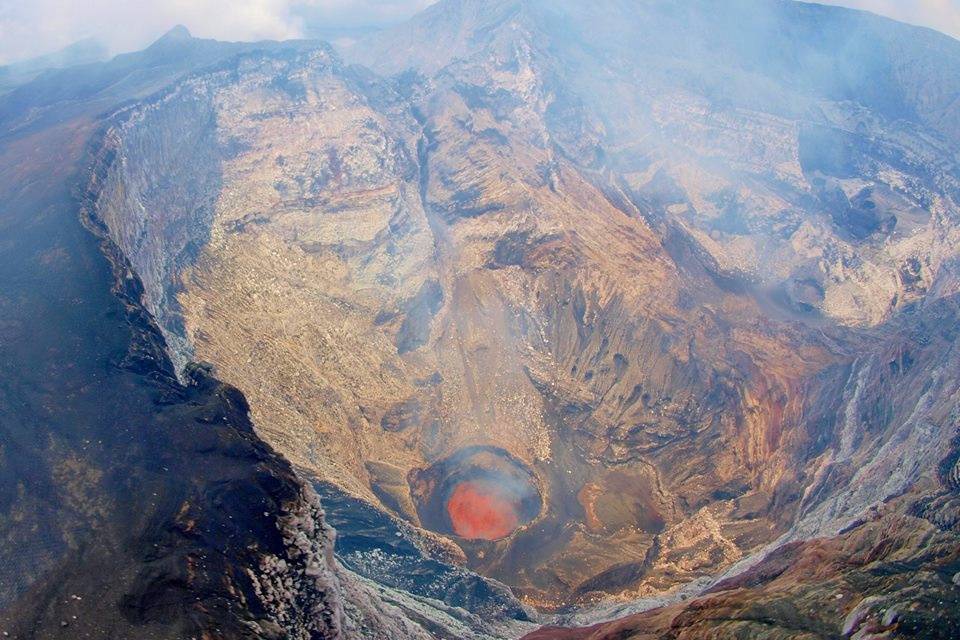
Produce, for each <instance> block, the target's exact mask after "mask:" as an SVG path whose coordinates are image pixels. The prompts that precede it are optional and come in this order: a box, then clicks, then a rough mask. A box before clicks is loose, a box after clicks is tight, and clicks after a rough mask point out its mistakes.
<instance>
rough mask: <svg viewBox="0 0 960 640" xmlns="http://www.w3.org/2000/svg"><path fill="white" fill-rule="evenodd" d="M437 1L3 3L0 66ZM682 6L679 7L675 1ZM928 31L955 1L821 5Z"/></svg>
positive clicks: (291, 28) (265, 34)
mask: <svg viewBox="0 0 960 640" xmlns="http://www.w3.org/2000/svg"><path fill="white" fill-rule="evenodd" d="M434 1H435V0H380V1H377V0H0V64H6V63H9V62H13V61H16V60H24V59H28V58H32V57H34V56H37V55H41V54H44V53H49V52H51V51H56V50H57V49H60V48H62V47H65V46H67V45H69V44H71V43H73V42H76V41H78V40H81V39H84V38H88V37H94V38H97V39H98V40H100V41H101V42H103V43H104V44H106V45H107V46H108V47H109V48H110V50H111V51H112V52H113V53H119V52H122V51H130V50H134V49H139V48H142V47H144V46H145V45H146V44H148V43H149V42H151V41H152V40H154V39H156V38H157V37H159V36H160V35H162V34H163V33H164V32H165V31H166V30H168V29H169V28H171V27H173V26H174V25H176V24H184V25H186V26H187V28H188V29H190V31H191V32H192V33H193V34H194V35H196V36H200V37H209V38H217V39H221V40H259V39H285V38H295V37H299V36H303V35H304V32H305V29H306V24H307V22H306V19H305V16H310V24H314V25H316V24H322V25H326V26H328V27H330V28H352V27H361V26H370V25H376V26H379V25H384V24H390V23H394V22H398V21H400V20H403V19H404V18H407V17H409V16H411V15H413V14H414V13H416V12H417V11H419V10H421V9H423V8H425V7H426V6H428V5H430V4H432V3H433V2H434ZM677 1H678V2H682V1H683V0H677ZM820 1H821V2H824V3H825V4H839V5H844V6H850V7H854V8H858V9H866V10H868V11H873V12H875V13H879V14H882V15H887V16H890V17H892V18H896V19H898V20H902V21H904V22H911V23H913V24H920V25H923V26H929V27H932V28H934V29H937V30H939V31H943V32H944V33H949V34H951V35H953V36H954V37H958V38H960V0H820Z"/></svg>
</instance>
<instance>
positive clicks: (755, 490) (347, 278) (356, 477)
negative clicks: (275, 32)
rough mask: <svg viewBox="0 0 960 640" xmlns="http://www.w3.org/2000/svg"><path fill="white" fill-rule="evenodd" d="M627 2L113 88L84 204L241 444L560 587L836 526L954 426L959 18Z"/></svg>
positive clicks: (446, 551)
mask: <svg viewBox="0 0 960 640" xmlns="http://www.w3.org/2000/svg"><path fill="white" fill-rule="evenodd" d="M633 4H634V3H619V2H607V3H604V6H603V9H604V10H603V11H601V12H599V15H601V16H606V17H599V18H598V17H595V16H594V15H593V13H591V15H587V14H585V13H584V11H583V10H582V9H581V8H579V7H578V6H577V5H575V3H549V4H548V3H541V2H497V3H477V2H465V1H464V2H442V3H439V4H438V5H436V6H435V7H433V8H432V9H430V10H429V11H427V12H425V13H424V14H423V15H422V16H421V17H419V18H417V19H415V20H414V21H413V22H411V23H410V24H408V25H404V26H402V27H400V28H398V29H397V30H396V31H393V32H388V33H386V34H381V35H378V36H376V38H375V39H374V40H372V41H370V42H366V43H364V44H363V45H360V46H358V47H357V49H356V50H355V51H351V52H347V55H348V56H349V57H350V58H351V59H355V60H359V61H361V62H364V63H366V64H368V65H370V66H371V67H373V68H374V69H375V70H377V71H380V72H381V73H382V74H389V73H397V72H403V71H404V70H405V69H408V68H409V70H407V71H406V72H404V73H399V75H396V76H394V77H392V78H389V79H387V78H384V77H382V76H380V77H378V76H376V75H374V74H373V73H371V72H369V71H367V70H365V69H363V68H360V67H348V66H345V65H344V64H343V63H341V62H340V61H339V60H338V58H337V56H335V55H334V54H333V53H332V52H331V51H330V50H328V49H326V48H322V47H318V48H316V49H313V50H309V49H308V50H301V51H297V52H290V51H284V52H280V53H270V52H258V53H255V54H252V55H246V56H241V57H239V58H237V59H236V60H235V61H233V62H231V63H230V65H229V66H228V67H222V68H219V69H211V70H209V71H208V72H207V73H205V74H201V75H198V76H196V77H194V78H191V79H190V80H188V81H186V82H183V83H180V84H179V85H178V86H176V87H174V88H171V89H168V90H167V91H166V92H165V93H164V94H163V95H162V96H160V97H158V98H157V99H155V100H153V101H151V103H150V104H145V105H139V106H136V107H133V108H132V109H131V110H129V111H126V112H124V113H121V114H118V116H117V117H116V118H115V120H114V125H115V126H114V128H113V130H112V135H113V136H114V138H115V140H116V144H117V148H118V149H123V150H125V151H124V153H129V154H132V155H136V158H128V162H127V164H126V165H125V167H118V168H117V173H116V174H114V175H113V176H111V177H110V178H109V179H108V183H109V184H114V185H116V187H117V188H115V189H114V190H113V191H111V192H109V193H107V194H106V195H105V197H104V198H103V199H102V201H101V202H100V203H99V205H98V206H99V207H100V209H101V211H104V212H110V211H114V212H117V213H118V214H119V213H121V212H122V214H123V215H113V216H112V217H110V216H108V215H106V214H105V216H104V217H105V218H108V217H110V219H109V220H108V225H109V227H110V232H111V235H112V236H113V237H114V238H115V239H117V242H118V244H120V245H121V247H122V248H123V249H124V251H125V252H129V254H130V256H131V257H130V259H131V262H132V263H134V264H135V265H138V264H139V265H141V267H139V268H140V269H143V270H144V271H145V273H147V274H148V275H147V276H146V277H145V279H146V280H147V281H148V282H149V283H152V284H149V285H148V291H147V293H146V298H147V300H148V302H150V303H151V304H154V305H156V308H155V310H154V312H155V314H156V315H157V317H159V318H171V319H173V318H182V323H181V322H180V321H179V320H177V321H171V322H165V323H164V326H163V328H164V329H165V331H166V332H167V333H168V334H170V338H169V341H170V343H171V344H183V345H184V352H185V353H189V352H191V351H192V353H193V354H194V355H195V357H197V358H198V359H201V360H205V361H209V362H211V363H213V365H214V366H215V368H216V371H217V373H218V375H220V376H221V377H222V378H223V379H224V380H226V381H227V382H229V383H231V384H233V385H235V386H237V387H238V388H239V389H241V390H242V391H243V392H244V394H245V395H246V396H247V397H249V398H250V402H251V411H252V416H253V420H254V423H255V424H256V425H257V429H258V433H260V434H261V435H263V436H264V437H265V438H266V439H267V440H268V441H269V442H270V443H271V444H273V445H274V446H275V447H277V449H278V450H280V451H281V452H283V453H284V455H286V456H288V457H289V458H290V459H291V460H292V461H293V462H294V463H295V464H296V465H298V466H300V467H302V468H304V469H305V470H307V471H308V472H310V473H313V474H316V475H318V476H320V477H322V478H323V479H325V480H329V481H331V482H333V483H335V484H336V485H337V486H339V487H340V488H341V489H342V490H345V491H347V492H348V493H351V494H353V495H355V496H357V497H359V498H362V499H364V500H365V501H367V502H368V503H370V504H373V505H376V506H378V507H380V508H382V509H384V510H388V511H389V512H391V513H392V514H394V515H395V516H397V517H399V518H401V519H404V520H406V521H408V522H409V523H411V524H413V525H414V526H416V527H420V528H421V529H429V530H432V531H433V533H430V532H429V531H423V530H421V531H420V532H419V533H417V534H414V537H415V538H416V539H417V542H418V544H419V545H420V546H421V547H422V548H431V549H433V550H434V551H435V552H436V553H437V554H439V555H441V556H443V557H445V559H448V560H450V559H452V560H456V561H460V562H465V563H466V564H468V565H469V566H470V567H472V568H475V569H477V570H479V571H480V572H482V573H484V574H486V575H489V576H493V577H495V578H497V579H499V580H502V581H503V582H505V583H506V584H508V585H510V586H511V587H513V588H514V589H515V590H516V591H517V592H518V593H520V594H522V595H523V596H524V597H525V598H526V601H527V602H529V603H532V604H536V605H540V606H543V607H555V606H563V605H566V604H569V603H574V602H575V603H583V602H588V601H591V600H594V599H597V598H600V597H606V596H609V595H618V596H619V597H620V598H621V599H623V600H631V599H633V598H636V597H637V596H651V597H657V596H659V595H661V594H663V593H664V592H669V591H670V590H673V589H676V588H679V587H681V586H682V585H685V584H692V585H697V584H705V583H707V582H709V580H710V578H711V576H714V575H717V574H718V573H720V572H722V571H724V570H727V569H730V568H731V567H733V566H735V563H737V562H739V561H744V562H745V563H746V564H749V562H750V561H751V559H752V558H754V554H756V553H759V552H761V551H763V550H766V549H768V548H769V545H771V544H779V543H782V542H785V541H789V540H795V539H802V538H805V537H808V536H815V535H824V534H831V535H832V534H835V533H836V532H837V531H839V530H840V529H841V528H842V527H843V526H845V525H846V524H847V523H848V522H849V521H850V520H851V519H853V518H855V517H857V516H858V515H860V514H861V513H862V512H863V511H864V510H865V509H867V508H868V507H869V506H871V505H873V504H875V503H877V502H878V501H882V500H884V499H886V498H887V497H889V496H890V495H893V494H896V493H898V492H901V491H904V490H906V489H908V488H909V487H910V486H911V485H912V484H913V483H914V482H916V481H917V480H918V478H920V477H922V476H924V475H925V474H926V475H929V474H930V473H931V469H932V468H933V467H934V466H935V465H936V461H937V460H939V458H940V456H942V454H943V452H944V450H945V447H946V446H947V445H946V443H947V441H948V440H949V439H950V438H952V437H953V430H952V429H953V426H952V425H951V423H950V421H949V419H948V416H949V415H950V412H949V407H950V406H952V404H951V403H953V402H954V401H955V399H954V398H953V397H952V392H951V391H950V390H951V388H953V387H951V385H952V384H954V381H955V380H956V378H955V377H954V373H953V370H952V367H953V365H952V364H951V362H952V360H951V359H950V358H952V356H950V355H949V354H950V353H952V345H953V343H954V339H953V337H952V336H951V335H949V332H948V333H946V334H943V335H939V334H938V333H937V329H936V328H935V327H936V326H937V322H936V321H935V320H932V318H935V317H936V313H937V311H936V310H937V309H938V308H939V307H938V306H937V305H939V304H947V302H946V301H948V300H949V299H950V297H951V296H952V295H953V294H955V287H956V282H957V279H956V277H955V265H956V251H957V246H958V243H957V238H956V228H957V227H956V224H955V222H956V216H957V207H956V204H955V202H954V199H955V197H956V181H957V177H956V176H957V171H956V164H955V163H956V158H955V152H954V151H952V150H951V149H953V148H954V147H953V146H951V145H953V144H954V142H955V140H956V136H957V130H956V128H955V126H954V125H953V124H952V123H954V122H955V121H956V109H955V105H953V106H951V104H950V101H949V99H947V98H946V97H945V96H946V94H941V93H938V92H937V90H935V88H936V87H940V88H944V87H951V86H954V84H953V83H954V81H955V79H954V78H952V77H951V76H950V75H949V73H948V71H949V68H950V66H949V65H950V64H955V60H956V58H957V55H958V54H957V48H956V45H955V43H952V42H950V41H949V40H947V41H944V40H941V39H939V38H937V37H935V36H932V35H929V34H927V35H925V36H924V37H922V38H921V37H920V36H919V35H917V34H919V32H914V31H911V30H908V29H907V28H906V27H902V26H896V25H892V24H888V23H886V22H880V21H875V20H873V19H869V18H865V17H863V16H861V15H859V14H854V13H849V12H845V11H840V10H834V9H826V8H822V7H804V6H801V5H798V4H795V3H755V2H742V3H734V4H733V5H732V7H733V8H732V9H730V10H729V13H728V12H727V9H726V8H724V10H723V11H720V10H719V9H718V7H719V5H718V3H714V2H706V1H704V2H699V3H694V4H691V5H690V6H689V7H688V6H686V5H684V6H683V7H676V6H674V4H675V3H664V2H651V3H644V4H643V5H642V7H640V8H639V9H638V10H636V11H635V10H634V9H635V7H633ZM628 5H629V6H628ZM724 7H726V5H724ZM758 9H763V11H761V12H759V15H760V17H757V16H756V15H754V14H757V10H758ZM748 17H749V19H748ZM716 20H720V22H719V23H717V22H716ZM821 27H822V28H824V29H826V31H827V33H829V34H830V37H829V38H826V39H823V40H821V39H820V38H819V37H815V36H814V35H813V34H814V33H815V32H816V31H817V29H819V28H821ZM662 33H680V34H681V35H682V36H683V37H681V38H677V39H675V40H676V41H673V40H670V39H667V40H665V39H664V36H661V35H660V34H662ZM783 33H786V39H785V41H784V42H777V41H776V40H774V36H775V35H777V34H783ZM637 34H644V35H645V36H646V38H645V39H641V40H640V41H639V42H637ZM914 35H917V37H918V38H919V39H920V40H921V41H922V42H923V45H922V46H920V45H918V47H917V49H912V48H910V47H909V46H908V44H907V39H909V38H910V37H912V36H914ZM425 41H438V42H442V43H444V46H443V47H442V50H443V51H444V52H446V55H445V56H441V57H439V58H438V57H433V56H432V57H429V58H428V57H424V56H423V55H421V54H422V47H420V46H419V43H422V42H425ZM877 42H879V43H880V45H877V46H879V49H876V48H874V45H875V43H877ZM415 45H416V46H415ZM867 45H870V46H867ZM764 47H769V51H768V50H767V49H764ZM864 47H866V48H864ZM924 47H925V48H927V49H930V50H935V51H937V52H938V54H939V56H940V57H941V58H943V59H944V60H945V62H943V63H942V64H941V63H936V62H932V63H930V64H929V65H926V66H924V64H925V63H923V60H924V58H923V56H922V55H921V54H919V53H917V52H918V51H920V50H922V49H923V48H924ZM904 48H906V49H909V51H906V52H905V50H904ZM791 52H793V53H791ZM767 54H769V55H767ZM792 55H793V56H795V57H791V56H792ZM841 59H842V60H843V64H840V65H839V68H837V69H830V73H827V69H826V67H825V65H827V63H826V62H825V60H826V61H835V60H841ZM893 60H901V61H903V64H904V65H905V66H906V67H907V69H902V68H899V67H895V66H894V65H893V64H892V61H893ZM704 61H706V62H704ZM950 61H954V62H950ZM922 63H923V64H922ZM838 64H839V63H838ZM954 68H955V67H954ZM945 69H946V70H945ZM185 105H189V111H188V110H186V109H187V107H186V106H185ZM198 110H199V112H201V113H203V114H204V118H205V119H207V118H208V120H205V121H208V122H209V123H210V124H209V128H207V129H204V130H203V131H202V132H200V135H198V136H196V137H195V140H196V146H195V147H191V148H190V149H189V153H186V154H179V156H178V159H179V160H180V161H182V162H184V163H186V164H188V165H190V168H184V169H183V171H182V174H181V173H180V170H179V169H178V171H177V172H173V173H172V174H171V177H172V178H173V179H174V180H175V181H176V180H177V179H178V177H182V178H184V180H180V181H179V182H175V187H176V188H175V189H170V190H166V191H164V195H163V198H168V197H170V198H172V199H173V200H175V201H173V200H171V201H165V200H163V199H158V198H157V197H156V194H154V193H152V192H151V188H152V187H151V179H150V177H149V175H150V174H151V173H152V172H153V171H158V172H160V171H162V170H163V168H164V167H165V166H167V162H168V160H167V159H168V157H169V150H170V149H174V148H177V145H180V144H184V143H182V142H178V143H176V144H173V141H174V140H175V139H176V136H177V135H179V134H178V129H179V125H178V122H179V121H180V119H181V118H183V117H185V116H186V115H188V114H195V113H197V112H198ZM191 117H192V116H191ZM148 125H150V126H148ZM191 144H193V142H191ZM193 163H199V164H198V165H197V166H193ZM214 165H215V166H214ZM198 180H204V181H208V182H205V183H204V184H206V185H207V186H210V185H214V184H215V185H216V186H217V187H218V189H219V190H218V192H217V193H216V197H215V199H214V200H211V199H210V198H209V193H208V192H207V191H206V190H205V188H204V189H201V188H199V186H200V184H199V183H198V182H197V181H198ZM111 181H112V182H111ZM124 216H130V218H129V219H125V218H124ZM143 234H145V235H143ZM161 239H171V240H173V249H172V251H171V252H170V253H169V255H167V254H164V253H163V252H157V251H155V248H158V247H160V245H161ZM171 292H172V293H171ZM917 314H926V315H917ZM918 318H926V320H923V322H921V323H920V326H919V327H914V326H911V325H913V324H914V323H915V322H917V321H918V320H917V319H918ZM945 354H946V355H945ZM930 380H933V383H932V385H931V384H928V382H929V381H930ZM894 390H895V392H894ZM891 397H895V400H891ZM877 479H882V482H879V481H877ZM466 490H469V491H470V492H472V493H469V495H470V496H475V495H479V497H477V498H473V497H472V498H471V499H472V500H473V499H476V501H477V502H476V503H475V504H477V505H479V507H480V508H482V509H485V510H489V511H490V513H491V519H490V522H492V523H493V524H492V525H490V526H489V527H488V528H484V527H483V526H479V527H478V526H475V525H476V523H471V528H470V530H471V531H474V532H477V533H476V534H475V537H476V538H477V539H468V538H465V537H460V536H457V535H456V534H457V533H458V532H461V533H462V532H463V531H465V529H464V528H463V527H462V526H461V525H462V524H463V523H461V522H458V521H457V518H458V517H459V516H458V514H457V513H453V512H452V511H451V508H450V505H451V504H454V506H455V505H456V504H459V502H457V501H458V500H460V499H461V498H462V496H463V495H464V494H463V493H462V492H463V491H466ZM451 501H453V503H451ZM535 504H539V505H540V507H539V512H536V513H532V514H529V513H528V508H529V505H535ZM453 511H456V509H454V510H453ZM504 522H507V523H516V525H517V526H518V527H519V528H518V529H517V530H516V532H514V533H512V534H510V535H507V536H503V535H501V534H502V533H503V532H504V530H503V527H502V526H501V525H502V523H504ZM511 526H512V524H511ZM508 528H509V527H508ZM435 534H439V535H435ZM471 537H473V536H471Z"/></svg>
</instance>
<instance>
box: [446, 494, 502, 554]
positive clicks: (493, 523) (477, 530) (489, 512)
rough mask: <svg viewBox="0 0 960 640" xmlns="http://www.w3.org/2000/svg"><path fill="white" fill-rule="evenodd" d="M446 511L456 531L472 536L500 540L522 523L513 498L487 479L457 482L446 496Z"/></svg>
mask: <svg viewBox="0 0 960 640" xmlns="http://www.w3.org/2000/svg"><path fill="white" fill-rule="evenodd" d="M447 513H449V514H450V522H451V524H452V525H453V531H454V533H456V534H457V535H458V536H460V537H461V538H468V539H470V540H499V539H500V538H505V537H507V536H508V535H510V534H511V533H513V531H514V529H516V528H517V525H518V524H519V517H518V515H517V508H516V505H514V503H513V501H512V500H510V499H509V498H507V497H505V496H504V495H503V494H502V493H501V492H500V491H499V490H498V489H497V487H496V486H492V485H489V484H487V483H480V482H464V483H462V484H459V485H457V487H456V488H455V489H454V490H453V493H452V494H450V499H449V500H447Z"/></svg>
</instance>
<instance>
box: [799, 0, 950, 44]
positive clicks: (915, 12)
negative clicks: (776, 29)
mask: <svg viewBox="0 0 960 640" xmlns="http://www.w3.org/2000/svg"><path fill="white" fill-rule="evenodd" d="M817 1H818V2H820V3H821V4H835V5H841V6H844V7H851V8H853V9H863V10H865V11H871V12H873V13H877V14H879V15H882V16H887V17H889V18H893V19H894V20H900V21H901V22H908V23H910V24H916V25H920V26H923V27H930V28H932V29H936V30H937V31H942V32H943V33H946V34H948V35H951V36H953V37H955V38H960V0H817Z"/></svg>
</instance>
